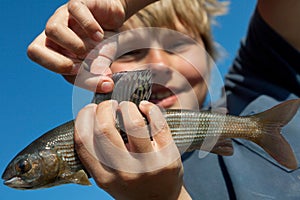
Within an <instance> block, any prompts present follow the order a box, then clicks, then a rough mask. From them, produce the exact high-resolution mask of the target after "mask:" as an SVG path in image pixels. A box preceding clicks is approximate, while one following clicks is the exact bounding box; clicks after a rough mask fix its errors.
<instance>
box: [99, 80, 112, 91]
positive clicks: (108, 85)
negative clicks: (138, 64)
mask: <svg viewBox="0 0 300 200" xmlns="http://www.w3.org/2000/svg"><path fill="white" fill-rule="evenodd" d="M113 87H114V84H113V83H111V82H103V83H102V84H101V91H102V92H111V91H112V90H113Z"/></svg>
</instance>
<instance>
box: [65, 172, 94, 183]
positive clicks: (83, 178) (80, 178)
mask: <svg viewBox="0 0 300 200" xmlns="http://www.w3.org/2000/svg"><path fill="white" fill-rule="evenodd" d="M70 181H71V182H72V183H76V184H80V185H92V184H91V182H90V181H89V178H88V176H87V174H86V173H85V171H84V170H79V171H78V172H76V173H75V174H73V175H72V176H71V177H70Z"/></svg>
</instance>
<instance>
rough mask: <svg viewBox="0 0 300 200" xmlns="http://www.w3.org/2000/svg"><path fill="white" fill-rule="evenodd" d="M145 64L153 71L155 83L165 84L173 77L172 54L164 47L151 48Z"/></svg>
mask: <svg viewBox="0 0 300 200" xmlns="http://www.w3.org/2000/svg"><path fill="white" fill-rule="evenodd" d="M144 61H145V64H146V66H147V67H148V68H150V69H151V71H152V78H153V80H152V81H153V83H156V84H159V85H164V84H166V83H167V82H168V81H169V80H170V79H171V78H172V55H170V54H169V53H168V52H166V51H164V50H163V49H150V50H149V52H148V54H147V56H146V58H145V60H144Z"/></svg>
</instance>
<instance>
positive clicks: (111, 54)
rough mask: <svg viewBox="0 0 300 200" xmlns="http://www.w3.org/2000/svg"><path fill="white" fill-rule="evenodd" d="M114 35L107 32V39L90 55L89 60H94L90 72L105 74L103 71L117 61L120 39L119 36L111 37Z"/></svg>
mask: <svg viewBox="0 0 300 200" xmlns="http://www.w3.org/2000/svg"><path fill="white" fill-rule="evenodd" d="M113 34H115V33H113V32H109V31H107V32H105V37H107V39H105V40H103V41H102V42H101V43H100V44H99V45H98V46H96V47H95V48H94V50H93V51H92V52H94V53H90V54H89V55H88V56H87V58H88V59H93V62H92V63H91V66H90V71H91V72H92V73H95V74H103V70H105V69H106V68H107V67H109V66H110V65H111V63H112V62H113V60H115V56H116V54H117V48H118V46H117V45H118V37H117V35H115V36H112V37H109V36H111V35H113ZM108 37H109V38H108ZM90 55H91V56H90ZM93 56H94V57H93ZM95 56H96V57H95Z"/></svg>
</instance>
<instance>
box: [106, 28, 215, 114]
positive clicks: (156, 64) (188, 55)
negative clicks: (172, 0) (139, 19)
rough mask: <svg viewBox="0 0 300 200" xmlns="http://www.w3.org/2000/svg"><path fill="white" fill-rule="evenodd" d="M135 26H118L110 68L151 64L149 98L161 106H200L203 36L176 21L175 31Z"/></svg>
mask: <svg viewBox="0 0 300 200" xmlns="http://www.w3.org/2000/svg"><path fill="white" fill-rule="evenodd" d="M125 27H127V28H125ZM128 27H130V28H128ZM136 28H141V27H140V26H139V27H134V26H133V25H132V24H131V25H130V26H124V27H123V28H122V29H121V31H122V34H121V35H120V37H119V40H118V52H119V53H117V54H118V56H117V59H116V60H115V61H114V62H113V63H112V65H111V70H112V72H113V73H115V72H120V71H131V70H137V69H142V68H150V69H151V70H152V72H153V82H154V85H153V88H152V95H151V99H150V101H151V102H153V103H156V104H157V105H159V106H160V107H162V108H164V109H166V108H172V109H175V108H181V109H199V107H201V104H202V103H203V101H204V98H205V96H206V91H207V87H206V80H207V77H208V76H209V67H208V63H207V60H208V59H207V58H208V56H207V53H206V51H205V48H204V44H203V41H202V39H201V38H200V37H199V36H198V37H195V36H194V35H193V34H191V33H189V32H187V31H186V29H185V28H184V27H183V26H182V25H181V24H180V23H179V22H177V23H176V29H177V31H174V30H170V29H163V28H146V27H145V28H143V29H136ZM128 30H129V31H128ZM123 31H126V32H123ZM182 33H183V34H184V35H183V34H182Z"/></svg>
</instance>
